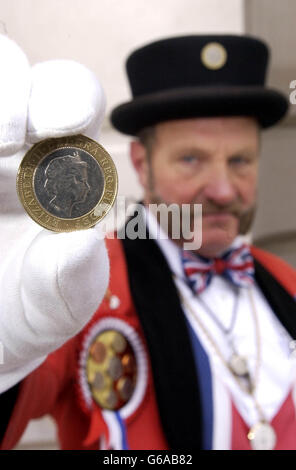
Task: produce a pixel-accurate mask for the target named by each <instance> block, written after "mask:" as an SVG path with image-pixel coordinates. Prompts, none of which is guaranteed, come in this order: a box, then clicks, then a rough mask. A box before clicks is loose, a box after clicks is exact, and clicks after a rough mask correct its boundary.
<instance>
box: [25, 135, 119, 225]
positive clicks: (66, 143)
mask: <svg viewBox="0 0 296 470" xmlns="http://www.w3.org/2000/svg"><path fill="white" fill-rule="evenodd" d="M117 188H118V178H117V171H116V167H115V165H114V162H113V160H112V158H111V157H110V155H109V154H108V153H107V152H106V150H105V149H104V148H103V147H102V146H101V145H100V144H98V143H97V142H95V141H94V140H92V139H90V138H88V137H85V136H83V135H77V136H70V137H61V138H55V139H47V140H43V141H42V142H39V143H38V144H36V145H34V146H33V147H32V148H31V149H30V150H29V151H28V152H27V153H26V155H25V156H24V158H23V160H22V162H21V164H20V167H19V171H18V175H17V192H18V195H19V198H20V201H21V203H22V204H23V206H24V208H25V210H26V211H27V213H28V214H29V216H30V217H31V218H32V219H33V220H34V221H35V222H37V223H38V224H39V225H41V226H42V227H45V228H47V229H49V230H53V231H55V232H71V231H74V230H82V229H87V228H90V227H92V226H94V225H95V224H97V223H98V222H99V221H100V220H101V219H102V218H103V217H104V216H105V215H106V214H107V213H108V212H109V210H110V209H111V208H112V206H113V204H114V201H115V199H116V195H117Z"/></svg>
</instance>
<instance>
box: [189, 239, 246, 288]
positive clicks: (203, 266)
mask: <svg viewBox="0 0 296 470" xmlns="http://www.w3.org/2000/svg"><path fill="white" fill-rule="evenodd" d="M182 264H183V269H184V273H185V276H186V278H187V280H188V284H189V285H190V287H191V289H192V290H193V292H195V293H197V294H199V293H200V292H202V291H203V290H204V289H205V288H206V287H207V286H208V285H209V284H210V282H211V280H212V277H213V275H214V274H220V275H221V276H223V277H225V278H226V279H228V280H229V281H230V282H232V283H233V284H234V285H236V286H239V287H248V286H250V285H251V284H253V282H254V273H255V270H254V262H253V257H252V255H251V253H250V249H249V246H248V245H247V244H245V243H244V244H242V245H241V246H240V247H238V248H231V249H229V250H228V251H227V252H226V253H224V254H223V256H222V257H221V258H204V257H203V256H199V255H195V254H194V253H192V252H190V251H183V252H182Z"/></svg>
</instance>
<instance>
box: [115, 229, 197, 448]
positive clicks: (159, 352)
mask: <svg viewBox="0 0 296 470" xmlns="http://www.w3.org/2000/svg"><path fill="white" fill-rule="evenodd" d="M122 241H123V246H124V251H125V254H126V259H127V266H128V273H129V281H130V287H131V293H132V297H133V300H134V304H135V307H136V310H137V313H138V316H139V319H140V322H141V325H142V328H143V331H144V334H145V337H146V341H147V344H148V348H149V353H150V360H151V365H152V373H153V379H154V385H155V390H156V398H157V404H158V409H159V414H160V418H161V422H162V426H163V430H164V433H165V435H166V438H167V441H168V444H169V447H170V448H171V449H201V448H202V429H201V418H202V417H201V402H200V393H199V386H198V381H197V377H196V374H195V370H196V367H195V362H194V356H193V353H192V349H191V342H190V338H189V334H188V329H187V325H186V322H185V315H184V314H183V311H182V308H181V305H180V301H179V297H178V294H177V291H176V288H175V284H174V281H173V278H172V275H171V272H170V269H169V267H168V265H167V263H166V260H165V258H164V256H163V255H162V253H161V251H160V249H159V248H158V246H157V245H156V243H155V242H154V241H153V240H149V239H145V240H144V239H142V240H141V239H136V240H129V239H127V238H126V239H124V240H122Z"/></svg>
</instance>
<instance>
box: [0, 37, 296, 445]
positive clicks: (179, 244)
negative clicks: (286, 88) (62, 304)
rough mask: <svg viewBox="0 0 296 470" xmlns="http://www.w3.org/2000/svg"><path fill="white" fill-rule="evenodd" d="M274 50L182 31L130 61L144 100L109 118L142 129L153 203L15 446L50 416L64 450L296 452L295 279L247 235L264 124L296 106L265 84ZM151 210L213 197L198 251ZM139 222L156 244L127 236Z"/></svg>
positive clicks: (26, 412)
mask: <svg viewBox="0 0 296 470" xmlns="http://www.w3.org/2000/svg"><path fill="white" fill-rule="evenodd" d="M267 56H268V52H267V48H266V46H265V45H264V44H263V43H262V42H261V41H258V40H256V39H252V38H247V37H236V36H189V37H181V38H171V39H167V40H162V41H157V42H155V43H152V44H150V45H148V46H146V47H144V48H141V49H139V50H137V51H135V52H134V53H133V54H132V55H131V56H130V58H129V60H128V62H127V69H128V75H129V79H130V82H131V86H132V91H133V100H132V101H131V102H129V103H125V104H123V105H121V106H119V107H118V108H116V109H115V110H114V111H113V113H112V117H111V119H112V122H113V124H114V126H115V127H116V128H117V129H118V130H120V131H121V132H124V133H127V134H131V135H138V136H139V138H140V142H138V141H135V142H133V143H132V145H131V158H132V162H133V164H134V167H135V169H136V171H137V174H138V177H139V180H140V183H141V185H142V186H143V189H144V201H143V202H144V204H143V206H142V208H141V209H140V210H139V212H140V215H139V214H136V215H135V218H132V219H131V220H129V221H127V225H126V228H125V232H124V231H123V232H120V233H119V237H118V238H119V239H116V238H115V239H114V240H108V242H107V243H108V250H109V258H110V266H111V279H110V284H109V289H108V292H107V295H106V296H105V299H104V301H103V303H102V305H101V307H100V308H99V309H98V311H97V312H96V314H95V315H94V316H93V318H92V320H91V322H90V323H89V325H87V327H86V328H85V329H84V330H83V331H82V333H81V334H80V335H79V336H78V337H76V338H75V339H73V340H71V341H70V342H68V343H66V344H65V345H64V346H63V347H62V348H61V349H60V350H58V351H56V352H55V353H53V354H52V355H50V356H49V357H48V359H47V361H46V362H45V363H44V365H42V366H41V367H40V368H39V369H37V370H36V371H35V372H33V373H32V374H31V375H30V376H28V377H27V378H26V379H25V380H24V381H23V383H22V384H21V385H20V389H19V392H18V399H17V400H16V403H15V405H14V409H13V411H12V414H11V419H10V422H9V424H8V428H7V431H6V435H5V436H4V439H3V444H2V445H3V447H4V448H7V447H9V446H11V445H13V444H14V443H15V442H16V439H17V437H18V436H17V433H16V432H13V431H12V430H13V427H15V426H18V428H19V429H20V430H21V429H22V428H23V427H24V425H25V423H26V422H27V420H28V419H29V418H30V417H34V416H38V415H40V414H42V413H45V412H51V413H52V414H53V415H54V416H55V418H56V419H57V422H58V426H59V436H60V439H61V443H62V447H63V448H87V449H95V448H98V447H99V446H100V448H113V449H127V448H131V449H168V448H171V449H186V448H187V449H190V448H191V449H192V448H195V449H212V448H214V449H250V448H254V449H281V448H282V449H284V448H292V449H295V448H296V441H295V437H294V436H295V428H296V420H295V410H294V404H293V403H294V402H293V393H294V382H295V379H296V375H295V373H296V372H295V363H294V360H293V357H292V356H291V351H290V350H289V344H290V342H291V341H292V339H294V338H295V337H296V324H295V321H294V320H293V314H295V301H294V298H293V297H294V296H295V294H296V274H295V272H294V271H293V270H292V268H290V267H289V266H287V265H286V264H285V263H283V262H282V261H280V260H279V259H277V258H275V257H273V256H272V255H269V254H267V253H264V252H262V251H260V250H257V249H255V248H254V247H251V252H250V250H249V247H248V246H247V244H246V243H245V237H244V235H245V234H246V233H247V232H248V230H249V228H250V226H251V222H252V219H253V215H254V212H255V202H256V184H257V171H258V157H259V129H260V128H266V127H269V126H271V125H273V124H275V123H276V122H277V121H278V120H279V119H280V118H282V117H283V116H284V114H285V112H286V110H287V101H286V99H285V98H284V97H283V96H282V95H281V94H280V93H278V92H276V91H273V90H269V89H266V88H265V87H264V79H265V70H266V65H267ZM151 203H164V204H165V205H170V204H171V203H176V204H178V205H179V206H181V205H182V204H188V205H189V206H190V208H191V209H192V208H193V206H194V205H195V204H202V206H203V218H202V245H201V247H200V248H199V249H197V250H195V251H196V252H197V253H193V252H188V250H187V251H186V250H183V245H184V242H185V237H184V238H182V236H181V237H180V239H179V240H173V239H170V238H166V237H165V236H163V237H158V238H157V236H156V235H157V233H160V232H162V230H163V227H161V228H160V227H159V226H158V224H157V219H156V218H155V217H154V215H153V214H152V213H150V212H149V204H151ZM181 217H182V211H181ZM135 220H136V223H138V224H139V223H142V222H144V223H145V230H146V229H147V234H146V237H141V238H138V239H137V238H136V239H131V238H129V237H128V236H126V237H124V235H125V234H126V235H128V233H129V224H133V223H134V224H135ZM171 229H173V227H171V228H170V227H168V235H171V233H172V232H171ZM162 235H163V233H162ZM164 235H165V234H164ZM153 238H156V240H153ZM196 254H197V255H198V256H196ZM77 352H78V359H77V358H75V353H77ZM75 369H77V372H76V376H75ZM52 371H54V376H55V377H57V379H56V380H53V379H49V380H48V381H46V379H45V377H46V376H47V375H48V374H49V373H50V374H52V373H53V372H52ZM74 381H75V383H76V386H77V395H76V394H75V391H74V388H75V386H74V383H73V382H74ZM49 388H50V394H49V395H50V396H49V397H48V396H46V393H45V390H47V391H48V389H49ZM28 390H30V392H31V394H32V395H31V401H30V403H28V400H27V399H26V393H28ZM37 394H38V395H37ZM77 397H78V398H77ZM25 405H26V409H25ZM19 434H20V433H19Z"/></svg>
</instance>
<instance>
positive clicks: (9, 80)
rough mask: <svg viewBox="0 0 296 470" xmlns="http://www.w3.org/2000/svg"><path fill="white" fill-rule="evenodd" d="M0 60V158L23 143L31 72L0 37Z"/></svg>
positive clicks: (18, 53)
mask: <svg viewBox="0 0 296 470" xmlns="http://www.w3.org/2000/svg"><path fill="white" fill-rule="evenodd" d="M0 61H1V74H0V103H1V106H0V156H1V155H5V156H7V155H12V154H14V153H16V152H17V151H18V150H20V149H21V148H22V147H23V145H24V143H25V135H26V123H27V109H28V100H29V94H30V86H31V72H30V66H29V63H28V60H27V57H26V56H25V54H24V53H23V51H22V50H21V49H20V48H19V46H18V45H17V44H16V43H15V42H14V41H12V40H11V39H9V38H8V37H6V36H1V35H0Z"/></svg>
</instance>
